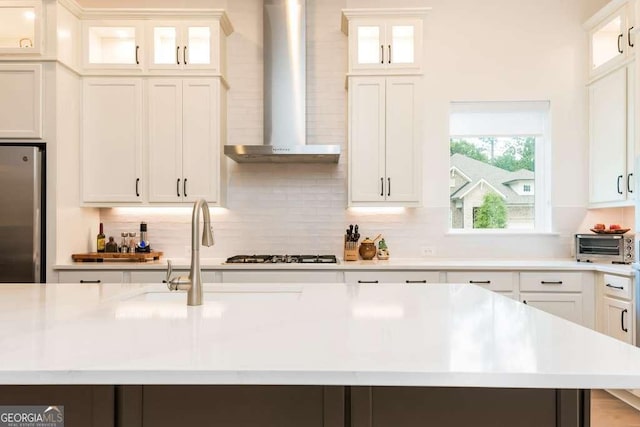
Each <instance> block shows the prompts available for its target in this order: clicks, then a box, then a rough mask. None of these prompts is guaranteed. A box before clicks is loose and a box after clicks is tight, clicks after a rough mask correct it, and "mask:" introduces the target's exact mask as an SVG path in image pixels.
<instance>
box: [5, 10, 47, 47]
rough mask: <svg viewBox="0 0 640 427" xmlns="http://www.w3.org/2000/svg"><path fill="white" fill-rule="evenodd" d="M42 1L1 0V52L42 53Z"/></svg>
mask: <svg viewBox="0 0 640 427" xmlns="http://www.w3.org/2000/svg"><path fill="white" fill-rule="evenodd" d="M41 33H42V3H41V2H40V1H2V2H0V54H40V53H41V51H42V40H41V37H42V36H41Z"/></svg>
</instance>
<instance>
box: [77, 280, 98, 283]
mask: <svg viewBox="0 0 640 427" xmlns="http://www.w3.org/2000/svg"><path fill="white" fill-rule="evenodd" d="M80 283H102V280H80Z"/></svg>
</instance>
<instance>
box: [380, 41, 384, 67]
mask: <svg viewBox="0 0 640 427" xmlns="http://www.w3.org/2000/svg"><path fill="white" fill-rule="evenodd" d="M380 63H381V64H384V45H380Z"/></svg>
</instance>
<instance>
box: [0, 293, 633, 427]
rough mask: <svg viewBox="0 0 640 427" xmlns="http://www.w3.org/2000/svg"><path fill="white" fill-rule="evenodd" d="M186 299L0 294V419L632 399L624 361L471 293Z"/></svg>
mask: <svg viewBox="0 0 640 427" xmlns="http://www.w3.org/2000/svg"><path fill="white" fill-rule="evenodd" d="M204 295H205V297H204V304H203V305H202V306H199V307H187V305H186V295H185V294H179V293H168V292H167V291H166V288H165V287H163V286H158V285H137V284H119V285H114V284H111V285H109V284H105V285H69V284H60V285H47V286H37V285H3V286H2V287H0V384H2V387H0V405H6V404H63V405H64V406H65V415H66V416H68V417H72V416H73V415H74V414H76V415H77V414H78V413H79V412H83V410H81V407H82V408H85V407H87V406H90V407H91V408H93V409H92V410H91V411H89V413H87V415H86V416H85V418H83V419H82V420H83V421H82V420H80V419H79V421H78V422H77V423H75V424H74V422H75V421H71V418H68V419H67V423H66V424H65V425H66V426H67V427H69V426H73V425H96V426H103V425H104V426H112V425H125V426H164V425H167V426H168V425H205V424H204V423H205V422H209V421H210V424H208V425H225V426H227V425H239V426H245V425H246V426H248V425H264V426H276V425H277V426H296V425H298V426H299V425H305V426H306V425H309V426H314V425H317V426H345V425H349V426H353V427H360V426H370V425H375V426H387V425H388V426H392V425H394V426H403V425H406V426H413V425H425V422H428V421H425V420H428V419H431V420H434V423H435V424H434V425H438V424H440V425H445V424H446V425H465V423H466V425H469V423H471V421H470V420H473V421H472V423H473V425H476V426H482V425H521V426H528V425H531V426H534V425H535V426H542V425H554V426H555V425H560V426H569V425H571V426H578V425H588V392H583V390H589V389H592V388H612V389H618V388H640V349H638V348H635V347H632V346H629V345H627V344H624V343H621V342H619V341H616V340H614V339H612V338H609V337H607V336H604V335H601V334H599V333H596V332H594V331H592V330H589V329H587V328H584V327H581V326H579V325H576V324H574V323H571V322H568V321H565V320H562V319H559V318H557V317H554V316H551V315H549V314H547V313H544V312H542V311H539V310H537V309H535V308H532V307H528V306H526V305H524V304H521V303H518V302H516V301H512V300H510V299H508V298H505V297H503V296H500V295H498V294H495V293H492V292H490V291H487V290H485V289H482V288H479V287H476V286H473V285H462V284H461V285H456V284H429V285H416V286H398V285H391V284H378V285H344V284H273V283H270V284H260V283H255V284H228V285H206V286H205V294H204ZM34 399H35V400H37V403H34ZM48 399H52V400H54V401H55V403H54V402H51V401H50V400H48ZM45 401H47V402H46V403H45ZM114 408H115V409H114ZM84 412H86V409H85V410H84ZM87 420H91V422H90V423H89V424H87V422H88V421H87ZM437 420H440V421H437ZM83 423H84V424H83Z"/></svg>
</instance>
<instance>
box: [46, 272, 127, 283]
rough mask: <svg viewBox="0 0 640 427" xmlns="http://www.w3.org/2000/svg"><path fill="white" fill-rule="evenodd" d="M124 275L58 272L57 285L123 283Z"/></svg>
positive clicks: (120, 273) (121, 273)
mask: <svg viewBox="0 0 640 427" xmlns="http://www.w3.org/2000/svg"><path fill="white" fill-rule="evenodd" d="M123 282H124V275H123V272H122V271H111V270H110V271H95V270H83V271H60V272H59V273H58V283H86V284H94V283H95V284H101V283H123Z"/></svg>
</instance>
